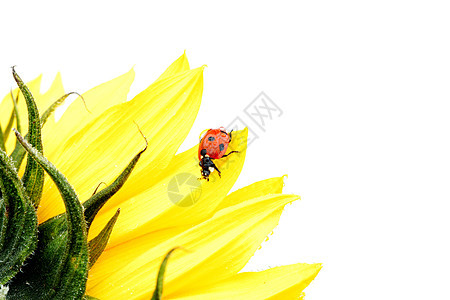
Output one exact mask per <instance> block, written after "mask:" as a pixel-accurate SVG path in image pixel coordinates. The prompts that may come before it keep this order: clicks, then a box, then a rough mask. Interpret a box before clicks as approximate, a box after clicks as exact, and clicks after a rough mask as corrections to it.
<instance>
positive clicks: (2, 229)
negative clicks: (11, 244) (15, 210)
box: [0, 193, 8, 252]
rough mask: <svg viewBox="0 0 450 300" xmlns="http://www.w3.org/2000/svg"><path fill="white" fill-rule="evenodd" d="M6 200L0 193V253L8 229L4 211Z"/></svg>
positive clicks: (6, 215) (6, 216)
mask: <svg viewBox="0 0 450 300" xmlns="http://www.w3.org/2000/svg"><path fill="white" fill-rule="evenodd" d="M6 206H7V203H6V199H3V197H2V195H1V193H0V252H1V251H3V244H4V243H5V239H6V229H7V228H8V214H7V211H6Z"/></svg>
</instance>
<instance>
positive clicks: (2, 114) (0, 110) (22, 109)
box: [0, 75, 56, 152]
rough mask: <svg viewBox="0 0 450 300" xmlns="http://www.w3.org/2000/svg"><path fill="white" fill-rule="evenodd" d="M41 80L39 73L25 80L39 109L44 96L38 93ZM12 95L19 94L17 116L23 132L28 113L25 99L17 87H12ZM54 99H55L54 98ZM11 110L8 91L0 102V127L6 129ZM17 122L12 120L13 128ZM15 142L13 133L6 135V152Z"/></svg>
mask: <svg viewBox="0 0 450 300" xmlns="http://www.w3.org/2000/svg"><path fill="white" fill-rule="evenodd" d="M41 80H42V75H39V76H38V77H37V78H35V79H33V80H32V81H30V82H27V86H28V88H29V89H30V91H31V93H32V94H33V96H34V99H35V101H36V104H37V106H38V109H39V111H41V110H42V102H45V101H42V100H43V98H44V95H42V94H41V93H40V90H41ZM51 92H52V90H51V89H50V90H49V91H48V92H47V94H49V93H51ZM12 93H13V95H14V97H16V96H17V95H19V100H18V109H19V116H20V118H21V119H20V124H21V126H22V132H23V133H24V134H25V133H26V132H27V131H28V118H27V116H28V113H27V106H26V103H25V99H24V98H23V95H22V93H19V88H15V89H13V92H12ZM55 100H56V99H55ZM12 111H13V104H12V100H11V94H10V93H8V94H7V95H6V96H5V97H4V98H3V100H2V102H1V104H0V123H1V127H2V130H5V129H6V126H7V123H8V122H9V119H10V117H11V112H12ZM16 126H17V124H16V122H15V121H14V125H13V128H16ZM15 143H16V138H15V137H14V135H13V134H11V133H10V134H9V136H8V140H7V142H6V149H7V152H11V151H12V149H14V146H15Z"/></svg>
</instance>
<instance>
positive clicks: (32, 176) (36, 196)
mask: <svg viewBox="0 0 450 300" xmlns="http://www.w3.org/2000/svg"><path fill="white" fill-rule="evenodd" d="M12 72H13V76H14V79H15V80H16V82H17V85H18V86H19V89H20V91H21V92H22V94H23V96H24V98H25V102H26V104H27V109H28V141H29V142H30V144H31V146H33V147H34V148H35V149H36V150H37V151H39V152H41V153H42V149H43V148H42V140H41V122H40V118H39V112H38V109H37V106H36V103H35V102H34V98H33V95H32V94H31V92H30V90H29V89H28V87H27V86H26V85H25V83H23V81H22V79H21V78H20V77H19V75H18V74H17V73H16V71H15V70H14V68H13V69H12ZM22 181H23V184H24V186H25V190H26V191H27V194H28V196H29V197H30V200H31V202H32V203H33V205H34V206H35V207H37V206H38V205H39V201H40V200H41V196H42V189H43V186H44V170H43V169H42V168H41V167H39V164H38V163H37V162H36V161H35V160H34V159H32V158H30V157H28V160H27V166H26V168H25V173H24V175H23V178H22Z"/></svg>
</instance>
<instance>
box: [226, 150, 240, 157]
mask: <svg viewBox="0 0 450 300" xmlns="http://www.w3.org/2000/svg"><path fill="white" fill-rule="evenodd" d="M231 153H239V151H231V152H230V153H228V154H225V155H224V156H222V157H227V156H228V155H230V154H231Z"/></svg>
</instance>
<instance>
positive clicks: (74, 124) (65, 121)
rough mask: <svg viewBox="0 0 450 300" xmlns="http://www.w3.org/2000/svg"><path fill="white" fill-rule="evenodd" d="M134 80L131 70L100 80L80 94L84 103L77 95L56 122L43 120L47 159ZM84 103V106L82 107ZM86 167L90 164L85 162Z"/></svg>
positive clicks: (120, 97)
mask: <svg viewBox="0 0 450 300" xmlns="http://www.w3.org/2000/svg"><path fill="white" fill-rule="evenodd" d="M133 80H134V70H133V69H131V70H130V71H128V72H127V73H125V74H123V75H121V76H119V77H117V78H115V79H113V80H110V81H108V82H106V83H103V84H101V85H99V86H97V87H95V88H93V89H91V90H89V91H88V92H86V93H84V94H83V98H84V100H85V102H86V106H85V104H84V103H83V101H82V100H81V99H79V98H77V99H75V100H74V101H73V102H72V103H71V104H70V105H69V107H68V108H67V109H66V110H65V111H64V113H63V115H62V116H61V119H60V120H59V121H58V122H57V123H53V124H52V123H49V124H48V125H47V124H46V127H45V130H44V131H43V144H44V145H45V148H44V153H45V154H46V156H47V157H48V158H49V159H50V160H54V159H55V158H56V157H59V154H60V153H61V146H62V145H63V144H64V143H65V142H66V141H67V140H68V139H69V138H70V137H71V136H72V135H74V134H75V133H77V132H79V131H80V130H81V129H82V128H83V127H84V126H86V125H87V124H88V123H89V122H91V121H92V120H94V119H95V118H97V117H98V116H99V115H100V114H101V113H102V112H103V111H105V110H106V109H107V108H109V107H111V106H113V105H116V104H118V103H122V102H125V101H126V100H127V94H128V92H129V90H130V86H131V84H132V83H133ZM55 100H56V99H55ZM86 107H87V109H88V110H87V109H86ZM89 168H92V167H91V166H89Z"/></svg>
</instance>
